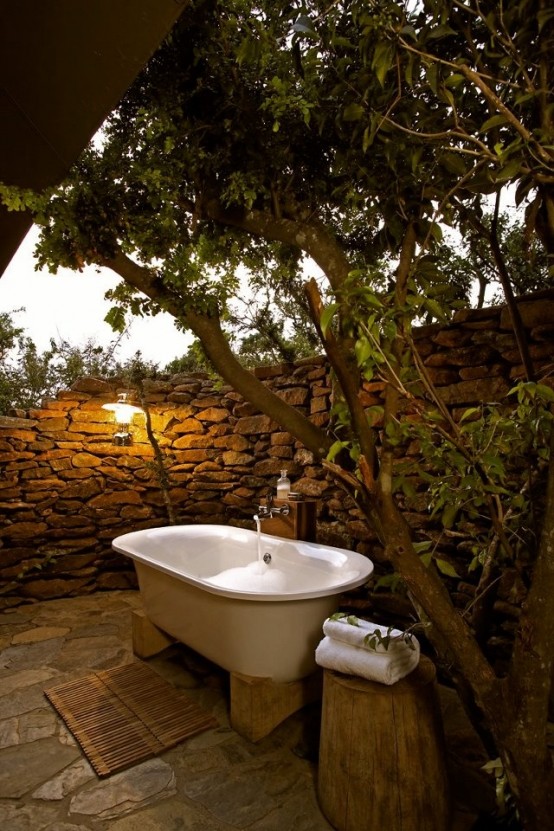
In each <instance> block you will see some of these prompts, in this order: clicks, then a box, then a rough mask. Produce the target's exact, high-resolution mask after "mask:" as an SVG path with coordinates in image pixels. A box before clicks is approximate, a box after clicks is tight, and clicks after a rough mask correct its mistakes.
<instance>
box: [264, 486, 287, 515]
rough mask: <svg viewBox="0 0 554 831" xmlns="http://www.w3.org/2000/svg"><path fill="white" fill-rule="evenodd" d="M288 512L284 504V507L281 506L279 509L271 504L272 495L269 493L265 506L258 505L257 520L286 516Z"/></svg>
mask: <svg viewBox="0 0 554 831" xmlns="http://www.w3.org/2000/svg"><path fill="white" fill-rule="evenodd" d="M289 511H290V508H289V506H288V504H287V503H286V502H285V504H284V505H281V507H280V508H278V507H277V506H276V505H274V504H273V494H272V493H271V492H270V493H269V494H268V496H267V501H266V504H265V505H258V517H259V519H271V517H273V516H275V515H276V514H281V515H282V516H287V515H288V513H289Z"/></svg>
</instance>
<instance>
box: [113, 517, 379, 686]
mask: <svg viewBox="0 0 554 831" xmlns="http://www.w3.org/2000/svg"><path fill="white" fill-rule="evenodd" d="M112 545H113V548H114V549H115V550H116V551H119V552H121V553H122V554H125V555H127V556H128V557H131V558H132V559H133V560H134V564H135V568H136V572H137V577H138V581H139V588H140V592H141V596H142V600H143V604H144V611H145V613H146V615H147V617H148V619H149V620H150V621H151V622H152V623H153V624H155V625H156V626H157V627H159V628H160V629H162V630H163V631H164V632H166V633H168V634H169V635H171V636H172V637H173V638H175V639H176V640H178V641H180V642H182V643H184V644H186V645H187V646H189V647H191V648H192V649H194V650H195V651H196V652H199V653H200V654H201V655H204V656H205V657H206V658H208V659H209V660H211V661H213V662H214V663H216V664H218V665H219V666H220V667H222V668H223V669H226V670H228V671H230V672H231V673H240V674H241V675H245V676H253V677H256V678H265V679H272V680H273V681H275V682H289V681H294V680H297V679H302V678H304V677H305V676H307V675H309V674H310V673H313V672H314V670H315V669H316V664H315V658H314V651H315V648H316V646H317V644H318V643H319V641H320V639H321V637H322V625H323V621H324V620H325V618H326V617H328V616H329V615H331V614H333V612H335V611H336V610H337V606H338V596H339V595H340V594H341V593H342V592H344V591H347V590H348V589H352V588H354V587H356V586H360V585H362V584H363V583H365V582H366V580H367V579H368V578H369V576H370V574H371V573H372V571H373V564H372V562H371V560H369V559H368V558H367V557H364V556H363V555H361V554H357V553H355V552H352V551H347V550H345V549H341V548H333V547H330V546H326V545H319V544H316V543H308V542H302V541H299V540H288V539H284V538H282V537H273V536H269V535H267V534H263V533H262V534H261V535H260V551H259V552H258V535H257V533H256V531H250V530H246V529H243V528H234V527H231V526H221V525H181V526H179V525H177V526H168V527H161V528H152V529H147V530H142V531H133V532H131V533H129V534H123V535H122V536H119V537H117V538H116V539H114V541H113V543H112ZM268 554H269V555H270V558H271V560H270V562H269V564H268V565H267V564H266V563H264V562H263V560H261V559H260V557H263V556H264V555H268ZM259 555H260V557H259ZM266 559H268V558H267V557H266Z"/></svg>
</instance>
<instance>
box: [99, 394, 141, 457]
mask: <svg viewBox="0 0 554 831" xmlns="http://www.w3.org/2000/svg"><path fill="white" fill-rule="evenodd" d="M102 409H103V410H109V411H110V412H113V414H114V418H115V421H116V424H118V425H119V427H120V430H119V431H118V432H117V433H115V434H114V444H122V445H127V444H131V434H130V433H129V429H128V427H129V424H130V423H131V421H132V419H133V416H134V415H135V413H143V412H144V410H141V408H140V407H135V405H134V404H128V403H127V393H126V392H120V393H119V395H118V397H117V401H116V402H113V403H109V404H102Z"/></svg>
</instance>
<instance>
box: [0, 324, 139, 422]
mask: <svg viewBox="0 0 554 831" xmlns="http://www.w3.org/2000/svg"><path fill="white" fill-rule="evenodd" d="M0 345H1V346H0V348H1V350H2V351H1V353H0V354H1V357H2V364H1V366H0V413H1V414H8V413H9V412H10V411H11V410H14V409H16V410H17V409H22V410H27V409H29V408H34V407H40V406H41V402H42V401H43V399H45V398H52V397H54V396H55V395H56V393H57V392H58V391H59V390H61V389H69V388H70V387H71V385H72V384H73V383H74V382H75V381H76V380H77V379H78V378H81V377H82V376H84V375H91V376H95V377H98V378H115V377H121V376H124V375H125V374H127V373H128V372H129V367H130V366H131V365H133V364H134V363H136V361H137V360H138V361H139V363H140V365H141V367H142V369H143V371H144V372H147V373H150V374H152V372H154V371H155V367H154V366H153V365H151V364H149V363H145V362H144V361H142V359H141V358H140V354H139V355H137V356H135V358H133V359H130V360H128V361H125V362H119V361H118V360H117V357H116V355H117V346H118V342H117V340H114V341H113V342H112V343H111V344H110V345H108V346H106V347H104V346H99V345H98V344H96V343H95V342H94V341H93V340H88V341H86V342H85V343H84V344H82V345H81V346H75V345H72V344H70V343H69V342H68V341H66V340H65V339H60V340H58V341H56V340H54V339H51V340H50V346H49V348H48V349H45V350H44V351H42V352H41V351H40V350H39V349H38V348H37V346H36V344H35V343H34V342H33V340H32V339H31V338H30V337H29V336H27V335H26V334H25V333H24V330H23V329H21V328H19V327H16V326H15V324H14V322H13V320H12V316H11V315H10V314H9V313H7V312H3V313H2V314H1V315H0Z"/></svg>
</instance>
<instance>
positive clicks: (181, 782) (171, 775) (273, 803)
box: [0, 591, 473, 831]
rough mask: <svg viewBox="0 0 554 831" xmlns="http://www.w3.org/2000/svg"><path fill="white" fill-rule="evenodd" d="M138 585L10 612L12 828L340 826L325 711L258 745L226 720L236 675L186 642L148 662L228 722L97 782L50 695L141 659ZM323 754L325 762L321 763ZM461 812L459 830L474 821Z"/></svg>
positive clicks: (6, 718)
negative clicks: (328, 785) (325, 778)
mask: <svg viewBox="0 0 554 831" xmlns="http://www.w3.org/2000/svg"><path fill="white" fill-rule="evenodd" d="M137 608H140V596H139V594H138V593H137V592H132V591H128V592H127V591H119V592H107V593H99V594H95V595H91V596H88V597H83V598H70V599H62V600H51V601H48V602H44V603H37V604H33V605H29V606H22V607H18V608H16V609H14V610H11V611H8V612H5V613H3V614H0V827H1V828H6V829H8V828H9V829H10V831H79V829H81V831H83V829H89V831H102V829H110V831H139V829H140V831H154V830H155V829H164V831H233V829H235V830H236V831H241V829H249V831H330V829H331V826H330V825H329V823H328V822H327V821H326V819H325V818H324V816H323V815H322V813H321V811H320V810H319V807H318V803H317V796H316V776H317V768H316V762H317V758H316V757H317V741H316V739H315V737H316V735H317V726H318V724H319V722H318V718H319V712H318V709H317V706H316V709H315V710H314V709H313V708H307V710H305V711H303V712H301V713H297V714H295V715H294V716H291V717H290V718H288V719H287V720H286V721H285V722H284V723H283V724H282V725H280V726H279V727H278V728H277V729H276V730H275V731H274V732H273V733H272V734H271V735H270V736H268V737H267V738H265V739H263V740H262V741H260V742H258V743H257V744H253V743H251V742H249V741H248V740H246V739H243V738H242V737H240V736H239V735H238V734H237V733H236V732H235V731H234V730H232V729H231V728H230V726H229V721H228V711H227V704H228V697H227V696H228V690H227V687H228V676H227V673H225V672H223V671H222V670H220V669H218V668H217V667H215V666H214V665H213V664H210V663H209V662H206V661H204V660H203V659H201V658H200V657H199V656H198V655H196V653H193V652H191V651H190V650H187V649H186V648H185V647H183V646H181V645H176V646H173V647H170V648H169V649H167V650H165V651H164V652H163V653H161V654H160V655H158V656H156V657H154V658H151V659H149V661H148V664H149V665H150V666H151V667H152V668H153V669H155V670H156V671H157V672H159V673H160V675H162V676H163V677H164V678H166V679H167V680H168V681H170V682H171V683H172V684H173V685H174V686H175V687H177V688H179V689H181V690H183V691H186V694H187V695H189V696H190V697H191V698H192V699H193V700H194V701H196V703H197V704H199V705H200V706H201V707H203V708H204V709H207V710H209V711H210V712H212V713H213V714H214V715H215V717H216V719H217V721H218V727H217V728H215V729H210V730H208V731H206V732H204V733H201V734H200V735H198V736H195V737H193V738H191V739H189V740H187V741H185V742H182V743H181V744H180V745H179V746H178V747H176V748H173V749H172V750H169V751H167V752H165V753H163V754H162V755H161V756H159V757H156V758H154V759H150V760H148V761H146V762H143V763H141V764H138V765H136V766H134V767H132V768H130V769H129V770H126V771H123V772H121V773H118V774H115V775H113V776H111V777H109V778H107V779H99V778H98V777H97V776H96V774H95V772H94V770H93V769H92V767H91V766H90V765H89V763H88V762H87V760H86V759H85V757H84V755H83V754H82V752H81V750H80V748H79V746H78V745H77V744H76V742H75V740H74V739H73V737H72V735H71V734H70V733H69V732H68V730H67V729H66V728H65V725H64V724H63V722H62V721H61V719H60V718H59V717H58V715H57V714H56V712H55V711H54V709H53V708H52V707H51V706H50V704H49V702H48V701H47V699H46V698H45V696H44V692H43V691H44V689H45V688H47V687H48V686H54V685H55V684H59V683H63V682H64V681H69V680H72V679H76V678H80V677H82V676H84V675H86V674H88V673H90V672H91V671H93V670H96V669H107V668H109V667H113V666H117V665H119V664H124V663H127V662H129V661H131V660H133V653H132V647H131V612H132V610H133V609H137ZM314 757H315V758H314ZM472 819H473V817H472V815H471V813H468V812H467V811H462V812H461V813H460V812H458V813H457V815H456V819H455V822H454V826H453V828H455V829H456V831H462V829H467V828H469V827H470V820H471V821H472Z"/></svg>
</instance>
